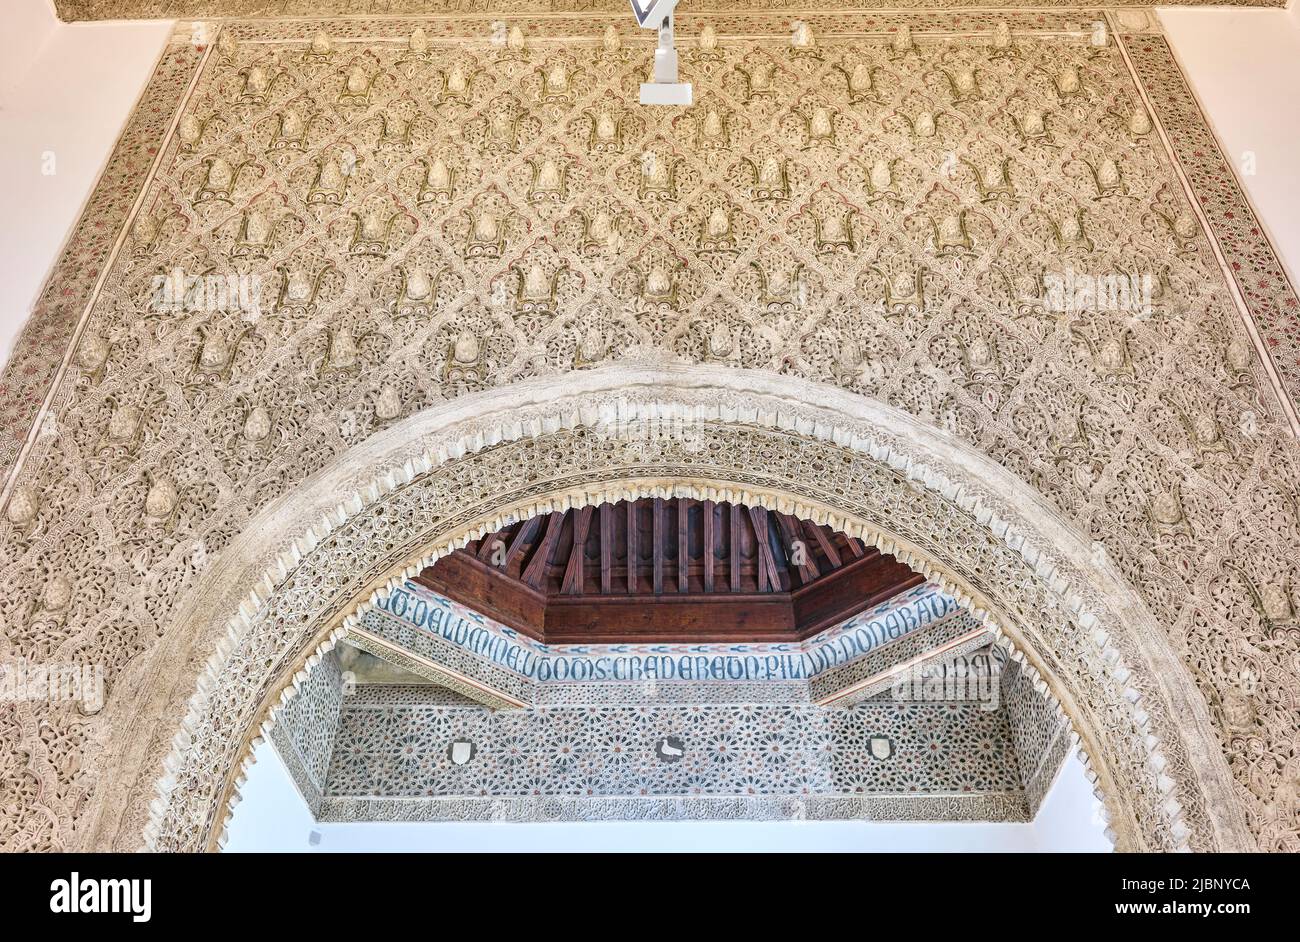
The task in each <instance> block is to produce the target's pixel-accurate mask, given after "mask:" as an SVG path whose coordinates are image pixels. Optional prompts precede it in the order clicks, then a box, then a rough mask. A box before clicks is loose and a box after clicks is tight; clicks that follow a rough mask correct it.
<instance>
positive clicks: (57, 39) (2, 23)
mask: <svg viewBox="0 0 1300 942" xmlns="http://www.w3.org/2000/svg"><path fill="white" fill-rule="evenodd" d="M171 29H172V26H171V23H170V22H164V21H153V22H147V23H84V24H75V25H74V24H67V23H60V22H58V21H56V20H55V18H54V12H53V8H52V7H51V6H50V2H49V0H3V2H2V3H0V363H3V362H4V361H6V360H8V358H9V353H10V350H11V349H12V346H13V342H14V339H15V338H16V337H17V334H18V332H19V330H20V329H21V327H22V324H23V322H24V321H26V320H27V318H28V316H29V315H30V313H31V310H32V307H33V306H34V304H35V303H36V298H37V295H38V294H39V293H40V290H41V287H42V285H43V284H44V283H45V278H46V276H47V275H48V274H49V271H50V268H51V266H53V264H54V261H55V259H56V258H57V256H58V254H59V252H60V251H61V250H62V248H63V243H64V241H65V240H66V239H67V236H68V233H69V232H70V231H71V229H72V226H73V223H75V222H76V220H77V217H78V216H79V215H80V213H81V208H82V206H83V205H84V204H85V202H86V200H87V199H88V198H89V196H90V192H91V189H92V188H93V187H94V184H95V181H96V180H97V179H98V178H99V173H100V170H101V169H102V168H103V166H104V164H105V163H106V162H107V160H108V155H109V153H110V152H111V151H112V148H113V145H114V144H115V143H116V141H117V136H118V134H119V133H120V131H121V129H122V126H123V125H124V124H125V123H126V119H127V116H128V115H129V114H130V113H131V109H132V107H133V106H134V105H135V101H136V99H137V98H138V97H139V95H140V92H141V91H142V90H143V88H144V85H145V82H146V81H147V80H148V78H149V75H150V74H151V73H152V72H153V67H154V64H155V62H156V61H157V59H158V55H159V53H160V52H161V51H162V47H163V44H164V43H165V42H166V39H167V36H168V35H169V34H170V32H171ZM51 156H52V159H53V169H54V172H53V173H52V174H48V173H46V172H45V171H46V170H47V169H49V158H50V157H51Z"/></svg>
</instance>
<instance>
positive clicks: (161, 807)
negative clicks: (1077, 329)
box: [86, 364, 1254, 850]
mask: <svg viewBox="0 0 1300 942" xmlns="http://www.w3.org/2000/svg"><path fill="white" fill-rule="evenodd" d="M665 495H677V496H691V497H696V498H712V499H715V500H739V501H743V502H746V503H749V504H754V505H759V506H764V507H767V508H769V509H776V510H781V511H784V512H789V513H795V514H798V515H800V516H803V517H807V518H809V519H812V520H814V521H817V522H819V523H827V524H830V525H832V526H834V527H836V528H838V529H842V530H844V531H845V532H847V533H849V534H851V535H855V536H861V537H862V538H863V539H865V540H868V541H870V542H871V543H873V544H874V545H876V546H878V547H880V549H881V550H882V551H885V552H890V553H893V554H894V555H896V556H897V557H898V558H899V559H900V560H902V561H904V562H906V563H908V564H909V565H911V566H913V567H914V568H916V569H918V570H919V571H922V572H923V573H924V574H925V575H926V576H927V577H929V578H930V579H932V580H933V581H935V582H937V583H939V584H941V585H942V586H943V587H944V588H945V589H946V590H948V591H949V592H952V593H953V594H954V595H955V596H956V597H957V598H958V599H959V600H960V601H961V602H962V603H963V604H965V605H966V606H967V607H968V608H970V609H971V610H972V611H973V612H974V613H975V614H976V615H977V616H978V617H980V618H982V619H984V620H985V621H986V623H988V624H989V626H990V627H991V628H993V629H994V630H995V631H997V632H999V633H1000V634H1004V635H1005V636H1006V637H1007V638H1008V639H1009V640H1010V641H1011V643H1012V644H1014V645H1015V647H1016V648H1018V649H1019V650H1020V651H1022V652H1023V653H1024V655H1025V659H1026V661H1027V662H1028V663H1030V664H1031V665H1032V667H1033V668H1035V669H1036V670H1037V671H1038V673H1039V674H1040V675H1041V678H1042V680H1043V682H1044V683H1045V684H1046V685H1047V687H1048V688H1049V689H1050V691H1051V693H1052V695H1053V696H1055V697H1056V698H1057V700H1059V702H1060V703H1061V704H1062V705H1063V706H1064V708H1065V710H1066V712H1067V713H1068V714H1069V715H1070V717H1071V719H1072V720H1073V721H1074V723H1075V727H1076V729H1077V730H1078V732H1079V734H1080V736H1081V741H1082V742H1081V748H1082V749H1083V751H1084V753H1085V755H1086V756H1087V758H1088V760H1089V764H1090V774H1091V775H1095V777H1096V785H1097V787H1098V789H1099V792H1100V793H1101V794H1102V795H1103V796H1104V799H1105V804H1106V811H1107V813H1108V816H1109V820H1110V829H1111V831H1112V834H1113V839H1114V840H1115V842H1116V846H1117V848H1118V849H1121V850H1177V849H1194V850H1247V849H1253V847H1254V841H1253V839H1252V837H1251V835H1250V832H1249V830H1248V828H1247V826H1246V820H1245V815H1244V812H1243V810H1242V808H1241V807H1240V804H1239V801H1238V798H1237V797H1236V795H1235V793H1234V790H1233V783H1232V779H1231V776H1230V773H1229V771H1228V766H1227V762H1226V760H1225V758H1224V756H1223V754H1222V751H1221V747H1220V745H1219V740H1218V737H1217V736H1216V734H1215V732H1214V729H1213V727H1212V725H1211V723H1210V721H1209V718H1208V715H1207V709H1206V704H1205V702H1204V699H1203V698H1202V697H1201V695H1200V694H1199V692H1198V691H1197V689H1196V687H1195V686H1194V684H1193V682H1192V680H1191V677H1190V675H1189V673H1188V671H1187V669H1186V668H1185V667H1184V665H1183V664H1182V663H1181V662H1180V661H1179V660H1178V658H1177V656H1176V655H1175V654H1174V652H1173V651H1172V649H1171V648H1170V646H1169V643H1168V640H1167V638H1166V635H1165V632H1164V630H1163V628H1162V626H1161V623H1160V622H1159V620H1158V619H1157V618H1156V617H1155V616H1154V615H1153V613H1152V612H1151V611H1150V610H1149V609H1148V608H1147V607H1146V605H1145V604H1144V603H1143V602H1142V600H1141V599H1140V598H1139V597H1138V596H1137V594H1136V593H1135V592H1134V591H1133V590H1132V588H1131V587H1129V586H1128V585H1127V584H1126V583H1125V581H1124V580H1123V579H1122V578H1121V577H1120V576H1119V575H1118V574H1117V573H1116V572H1115V571H1114V570H1113V568H1112V567H1111V566H1110V565H1109V563H1107V562H1106V560H1105V559H1104V558H1101V559H1098V558H1096V557H1095V555H1094V554H1093V551H1092V547H1091V546H1090V545H1089V544H1088V543H1087V542H1086V541H1085V540H1084V539H1083V538H1082V537H1081V536H1080V535H1079V534H1078V533H1077V532H1075V531H1074V530H1073V529H1072V528H1071V526H1070V525H1069V524H1068V523H1067V522H1066V521H1064V520H1063V519H1062V518H1061V517H1060V515H1059V514H1058V513H1057V512H1056V511H1055V510H1054V509H1053V508H1052V507H1051V506H1050V505H1049V504H1048V502H1047V501H1046V500H1045V499H1043V498H1042V497H1041V496H1040V495H1039V494H1037V493H1036V492H1035V491H1034V490H1033V489H1032V488H1031V487H1029V486H1028V485H1027V484H1025V483H1024V482H1023V481H1020V480H1019V479H1017V478H1016V477H1015V476H1013V475H1011V474H1010V473H1009V472H1007V471H1006V470H1005V469H1003V468H1001V467H1000V466H998V465H996V464H995V463H993V462H992V461H990V460H989V459H988V458H986V457H984V456H982V455H980V454H979V453H978V452H976V451H974V450H973V449H972V448H970V447H969V446H967V445H965V444H962V443H960V442H958V441H957V440H956V439H954V438H952V437H951V436H948V435H946V434H944V433H943V432H941V431H939V430H937V429H935V428H933V427H931V426H928V425H926V424H924V423H922V422H920V421H918V420H917V419H915V418H913V417H911V416H910V415H908V414H906V413H903V412H901V411H899V410H897V409H894V408H891V407H889V406H885V405H883V404H881V403H878V402H874V401H871V400H868V399H865V398H863V397H860V396H855V395H853V394H850V393H847V392H844V391H842V390H839V389H836V388H833V387H827V386H824V385H820V384H815V383H810V382H806V381H802V380H796V379H791V378H788V377H778V376H773V375H771V374H759V373H752V372H749V371H744V370H735V369H726V368H714V367H691V366H677V365H662V364H642V365H618V366H610V367H604V368H601V369H597V370H592V371H587V372H583V373H581V374H578V375H569V376H565V377H559V378H553V379H544V380H534V381H529V382H525V383H520V384H517V385H515V386H513V387H511V388H509V389H505V390H497V391H492V392H486V393H482V394H476V395H473V396H467V397H464V398H462V399H458V400H455V401H454V402H451V403H448V404H446V405H444V406H440V407H438V408H436V409H431V410H428V411H425V412H423V413H420V414H418V415H416V416H413V417H411V418H410V419H408V420H406V421H404V422H402V423H400V424H398V425H395V426H393V427H392V428H390V429H388V430H386V431H385V432H383V433H380V434H378V435H375V436H373V437H372V438H371V439H369V440H367V442H366V443H364V444H363V445H362V446H360V447H358V448H355V449H353V450H352V451H350V452H348V453H347V454H346V455H344V456H342V457H341V458H339V459H338V460H337V461H335V462H334V463H333V464H331V465H330V466H328V467H326V468H325V469H323V470H322V471H320V472H319V473H317V474H316V475H314V476H313V477H312V478H311V479H309V480H308V481H306V482H304V483H303V484H302V485H301V486H299V487H298V488H297V489H295V490H294V491H293V492H291V493H290V494H288V495H286V496H285V497H284V498H281V499H280V500H279V501H277V502H276V503H274V504H272V505H271V506H269V507H267V508H266V509H265V510H264V511H263V512H262V513H261V514H260V515H259V516H258V517H257V518H255V519H254V520H253V521H252V522H251V523H250V525H249V526H248V527H247V528H246V529H245V530H244V532H243V533H242V534H241V535H240V536H239V537H238V538H237V539H236V540H235V541H234V542H233V543H232V544H231V545H230V546H229V547H228V548H227V550H226V551H225V552H224V553H223V554H222V556H221V558H220V559H219V560H217V561H216V563H215V564H214V565H213V566H212V567H211V569H210V570H209V571H208V572H207V574H206V575H205V577H204V579H203V581H202V583H201V584H200V585H199V586H198V588H197V590H196V591H195V592H194V593H193V594H192V595H191V596H190V599H189V601H188V602H187V604H186V605H185V606H184V607H183V608H182V609H180V610H178V611H177V613H176V614H175V617H174V628H175V630H173V631H169V632H168V633H167V634H166V636H165V637H164V639H163V640H162V642H161V643H160V644H159V646H158V649H157V650H156V651H155V652H154V654H153V655H152V658H151V661H150V664H149V669H148V670H147V671H146V677H147V682H144V683H140V684H138V685H137V686H136V688H135V690H134V696H133V697H124V698H122V699H120V700H119V701H118V703H117V706H116V709H117V710H118V711H119V712H118V715H117V716H115V717H113V719H114V721H115V722H114V728H116V729H121V730H122V732H123V735H121V736H115V737H114V742H113V751H112V752H111V754H110V755H109V756H108V764H107V766H106V774H107V779H108V780H107V781H106V782H105V783H104V786H105V787H103V788H101V789H100V790H99V792H98V793H97V797H96V806H95V807H94V808H92V809H91V816H90V820H91V822H92V824H91V826H90V828H89V829H88V833H87V834H86V844H87V845H88V846H91V847H97V848H107V847H117V848H132V847H138V846H141V845H143V846H145V847H148V848H151V849H158V850H201V849H213V848H215V847H217V846H218V844H219V839H220V835H221V831H222V828H223V825H224V822H225V820H226V817H227V815H228V813H229V809H230V806H231V805H232V803H233V801H234V800H237V789H238V785H239V783H240V780H241V777H242V771H241V770H242V767H243V763H244V762H245V761H246V759H247V757H248V755H249V753H250V751H251V748H252V747H253V745H255V743H256V741H258V737H259V736H260V734H261V730H262V728H263V726H264V723H265V721H267V720H268V715H269V713H270V711H271V710H272V708H273V707H274V706H275V705H276V704H277V703H282V702H285V701H287V700H288V699H289V698H290V697H291V696H292V695H293V692H294V690H295V689H296V686H297V685H298V684H300V683H301V682H302V681H303V680H305V679H306V677H307V671H309V670H310V669H311V668H312V667H313V666H314V665H315V663H317V662H318V661H319V659H320V657H321V653H322V651H324V650H328V648H329V647H330V646H332V645H333V644H334V643H335V641H337V639H338V638H340V637H341V636H342V634H343V633H344V631H345V630H346V627H347V625H348V624H350V623H352V621H353V620H355V619H356V618H357V617H358V615H359V614H360V613H361V612H362V611H364V610H365V608H366V607H368V606H369V605H371V604H373V603H374V601H375V600H376V599H378V598H380V597H381V593H383V592H385V591H387V590H388V589H390V588H391V587H393V586H394V585H396V584H398V583H399V582H400V581H401V580H403V579H405V578H406V577H408V576H410V575H412V574H414V573H415V572H417V571H418V570H419V569H420V568H421V567H423V566H426V565H429V564H431V563H432V562H433V561H434V560H435V559H437V558H438V557H439V556H441V555H442V554H444V553H446V552H449V551H450V550H451V549H453V548H455V547H456V546H459V545H463V544H464V543H465V542H467V541H468V540H470V539H472V538H475V537H477V536H479V535H482V534H483V533H484V532H486V531H487V530H488V529H489V528H494V527H498V526H500V525H501V524H502V523H503V522H504V521H505V520H507V519H511V518H519V517H522V516H527V515H530V514H534V513H538V512H543V511H549V510H554V509H561V508H567V507H570V506H581V505H583V504H587V503H598V502H600V501H603V500H616V499H620V498H630V497H646V496H665ZM178 730H179V731H178ZM173 734H174V735H173ZM160 768H161V769H162V773H161V778H160V777H159V770H160ZM155 788H156V793H155Z"/></svg>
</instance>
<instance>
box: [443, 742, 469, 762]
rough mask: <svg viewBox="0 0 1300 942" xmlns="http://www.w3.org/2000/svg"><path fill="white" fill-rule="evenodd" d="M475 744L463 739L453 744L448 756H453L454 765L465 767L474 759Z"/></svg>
mask: <svg viewBox="0 0 1300 942" xmlns="http://www.w3.org/2000/svg"><path fill="white" fill-rule="evenodd" d="M474 752H475V750H474V744H473V743H472V742H467V741H465V740H463V739H458V740H456V741H455V742H453V743H452V744H451V749H450V750H449V752H448V754H449V755H450V756H451V763H452V765H464V764H465V763H466V762H468V761H469V760H470V759H472V758H474Z"/></svg>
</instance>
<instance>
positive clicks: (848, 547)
mask: <svg viewBox="0 0 1300 942" xmlns="http://www.w3.org/2000/svg"><path fill="white" fill-rule="evenodd" d="M417 579H418V581H420V582H422V583H423V584H424V585H426V586H428V587H430V588H431V589H433V590H434V591H436V592H439V593H441V594H442V595H445V596H447V597H448V598H450V599H453V600H455V601H457V602H460V603H461V604H463V605H465V606H467V607H469V608H472V609H474V610H475V611H478V612H481V613H482V614H484V615H487V616H488V617H490V618H492V619H494V620H496V621H499V622H501V623H502V624H505V625H508V626H510V627H511V628H514V629H516V630H517V631H520V632H523V633H524V634H526V635H529V636H530V637H533V638H536V639H538V640H540V641H545V642H547V643H549V644H581V643H596V644H615V643H619V642H632V641H637V642H701V643H703V642H730V641H799V640H802V639H804V638H807V637H810V636H811V635H814V634H816V633H817V632H819V631H821V630H823V629H825V628H828V627H830V626H832V625H835V624H837V623H839V622H841V621H843V620H844V619H846V618H848V617H850V616H852V615H855V614H857V613H858V612H860V611H862V610H864V609H866V608H869V607H871V606H873V605H878V604H879V603H881V602H883V601H885V600H887V599H889V598H891V597H892V596H894V595H897V594H898V593H900V592H903V591H906V590H907V589H911V588H913V587H915V586H918V585H920V584H922V583H923V582H924V581H925V580H924V578H923V577H922V576H921V575H920V574H918V573H916V572H914V571H912V570H911V569H910V568H908V567H907V566H905V565H903V564H902V563H900V562H898V561H897V560H896V559H894V557H893V556H889V555H886V554H882V553H880V552H879V551H878V550H876V549H875V548H873V547H869V546H866V545H864V544H863V543H862V541H861V540H858V539H854V538H850V537H847V536H845V535H844V534H843V533H838V532H835V531H833V530H831V529H830V528H829V527H824V526H818V525H816V524H813V523H811V522H809V521H807V520H798V519H795V518H794V517H791V516H789V515H787V514H780V513H771V512H768V511H766V510H764V509H762V508H760V507H745V506H740V505H735V504H728V503H714V502H713V501H698V500H687V499H660V498H651V499H645V500H637V501H620V502H618V503H616V504H608V503H607V504H601V505H600V506H599V507H584V508H582V509H580V510H567V511H563V512H557V513H551V514H545V515H542V516H539V517H532V518H530V519H528V520H524V521H522V522H519V523H515V524H512V525H510V526H508V527H505V528H504V529H502V530H500V531H498V532H497V533H494V534H492V535H490V536H487V537H485V538H483V539H480V540H475V541H474V542H472V543H470V544H469V545H468V546H466V547H465V548H464V549H461V550H457V551H456V552H454V553H452V554H451V555H449V556H445V557H443V558H442V559H440V560H439V561H438V562H437V563H436V564H435V565H434V566H431V567H429V568H426V569H425V570H424V571H423V572H422V573H421V574H420V575H419V576H418V577H417Z"/></svg>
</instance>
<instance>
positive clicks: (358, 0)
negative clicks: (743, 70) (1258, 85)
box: [54, 0, 1286, 20]
mask: <svg viewBox="0 0 1300 942" xmlns="http://www.w3.org/2000/svg"><path fill="white" fill-rule="evenodd" d="M1202 4H1218V5H1228V6H1259V7H1269V6H1285V5H1286V4H1285V2H1284V0H1230V2H1229V3H1227V4H1223V3H1222V2H1221V0H1183V4H1182V5H1184V6H1198V5H1202ZM54 5H55V8H56V9H57V10H58V12H59V16H60V18H62V19H64V20H96V19H103V20H109V19H132V18H139V19H147V18H159V17H166V18H173V17H208V18H211V17H221V16H228V17H239V16H250V17H251V16H266V17H275V16H314V17H319V16H347V15H356V14H360V15H364V14H373V13H389V14H400V13H438V12H446V13H458V14H464V13H499V14H515V15H524V16H526V15H530V14H533V13H536V12H538V11H539V9H544V10H547V11H550V12H557V13H566V12H598V13H601V14H626V13H627V9H626V7H625V6H624V5H622V4H620V3H618V2H617V0H547V2H544V3H541V4H538V3H536V2H525V0H317V2H311V0H55V2H54ZM881 5H882V6H888V7H889V8H890V9H907V8H909V7H919V8H921V9H945V8H960V7H965V6H973V7H978V6H982V5H984V4H982V3H981V2H980V0H901V2H900V0H891V2H890V3H888V4H881ZM1072 5H1073V4H1072V3H1071V2H1070V0H1034V2H1033V3H1032V4H1026V6H1030V7H1033V8H1038V7H1054V6H1065V7H1069V6H1072ZM1108 5H1109V6H1116V7H1120V6H1130V5H1131V6H1148V5H1149V4H1148V3H1147V2H1146V0H1112V2H1111V3H1109V4H1108ZM809 6H810V5H809V4H808V3H806V2H804V0H749V2H748V3H744V4H742V3H737V2H735V0H694V2H692V3H691V4H690V9H689V10H686V11H683V13H684V14H687V15H697V14H700V13H705V12H710V11H716V12H722V13H734V12H735V10H736V9H737V8H745V7H748V8H750V9H754V10H766V11H785V12H786V13H789V14H794V15H798V14H801V13H805V12H808V9H809ZM815 6H816V9H818V10H836V9H850V10H860V9H863V8H864V7H868V8H869V7H870V4H868V3H864V2H863V0H823V2H820V3H817V4H816V5H815Z"/></svg>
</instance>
